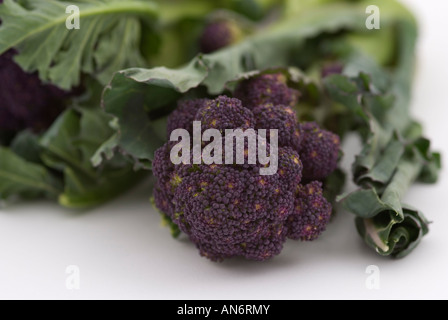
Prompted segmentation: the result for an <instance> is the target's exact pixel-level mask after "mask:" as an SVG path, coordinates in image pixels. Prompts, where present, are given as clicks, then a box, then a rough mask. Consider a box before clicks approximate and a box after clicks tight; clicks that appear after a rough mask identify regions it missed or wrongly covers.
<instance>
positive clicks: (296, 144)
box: [253, 103, 302, 151]
mask: <svg viewBox="0 0 448 320" xmlns="http://www.w3.org/2000/svg"><path fill="white" fill-rule="evenodd" d="M253 113H254V115H255V121H256V126H255V128H256V129H266V128H269V129H277V130H278V144H279V146H281V147H291V148H293V149H294V150H297V151H298V150H299V149H300V144H301V142H302V132H301V129H300V126H299V125H298V123H297V115H296V112H295V111H294V110H293V109H292V108H291V107H288V106H284V105H277V106H274V105H273V104H272V103H269V104H263V105H260V106H258V107H256V108H255V109H254V110H253ZM267 137H268V138H270V135H269V133H268V134H267Z"/></svg>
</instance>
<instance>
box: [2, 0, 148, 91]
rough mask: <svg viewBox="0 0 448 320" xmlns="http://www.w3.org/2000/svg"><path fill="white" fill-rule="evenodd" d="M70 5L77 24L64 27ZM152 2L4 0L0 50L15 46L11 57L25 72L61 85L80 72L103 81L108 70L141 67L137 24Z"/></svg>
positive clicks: (68, 84)
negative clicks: (15, 53)
mask: <svg viewBox="0 0 448 320" xmlns="http://www.w3.org/2000/svg"><path fill="white" fill-rule="evenodd" d="M69 5H76V6H78V8H79V11H80V16H79V18H80V29H79V30H77V29H73V30H69V29H67V27H66V20H67V18H68V17H69V16H70V14H68V13H66V8H67V7H68V6H69ZM156 17H157V6H156V5H155V4H154V3H153V2H150V1H143V0H128V1H119V0H90V1H81V0H77V1H67V2H66V1H57V0H24V1H20V2H15V1H12V0H5V1H4V3H3V5H1V6H0V20H2V26H1V27H0V54H2V53H3V52H5V51H6V50H8V49H10V48H13V47H14V48H17V49H18V50H19V52H20V55H18V56H17V58H16V61H17V62H18V63H19V65H20V66H21V67H22V68H23V69H24V70H26V71H28V72H33V71H36V70H37V71H38V72H39V76H40V78H41V79H42V80H43V81H45V82H52V83H54V84H56V85H57V86H59V87H61V88H63V89H70V88H72V87H74V86H77V85H79V83H80V76H81V73H88V74H91V75H93V76H95V77H96V78H97V79H98V80H100V81H101V82H102V83H103V84H106V83H107V82H108V81H109V80H110V78H111V76H112V74H113V73H114V72H115V71H117V70H119V69H122V68H126V67H130V66H136V65H140V66H144V65H145V62H144V59H143V58H142V57H141V55H140V51H139V46H140V40H141V39H140V38H141V23H142V22H144V23H148V24H149V23H152V22H153V21H154V20H155V19H156Z"/></svg>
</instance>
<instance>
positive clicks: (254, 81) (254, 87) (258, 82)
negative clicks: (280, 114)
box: [234, 73, 300, 110]
mask: <svg viewBox="0 0 448 320" xmlns="http://www.w3.org/2000/svg"><path fill="white" fill-rule="evenodd" d="M234 95H235V97H236V98H238V99H240V100H241V101H242V102H243V105H244V107H246V108H248V109H251V110H253V109H254V108H256V107H258V106H260V105H263V104H267V103H272V104H273V105H275V106H276V105H285V106H290V107H294V106H295V105H296V104H297V103H298V101H299V96H300V94H299V92H298V91H297V90H294V89H292V88H289V87H288V84H287V79H286V77H285V76H284V75H283V74H281V73H275V74H262V75H259V76H256V77H253V78H251V79H248V80H244V81H242V82H241V83H240V84H239V85H238V87H237V88H236V90H235V93H234Z"/></svg>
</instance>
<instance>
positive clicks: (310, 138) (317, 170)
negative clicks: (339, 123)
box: [300, 122, 341, 181]
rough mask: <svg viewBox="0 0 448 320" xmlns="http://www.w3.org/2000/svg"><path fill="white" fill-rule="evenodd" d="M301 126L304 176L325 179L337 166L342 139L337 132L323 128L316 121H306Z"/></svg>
mask: <svg viewBox="0 0 448 320" xmlns="http://www.w3.org/2000/svg"><path fill="white" fill-rule="evenodd" d="M301 128H302V132H303V141H302V143H301V145H300V157H301V160H302V163H303V167H304V170H303V177H304V179H306V180H307V181H312V180H323V179H325V178H326V177H327V176H329V175H330V174H331V173H332V172H333V171H334V170H335V169H336V168H337V165H338V160H339V151H340V145H341V141H340V139H339V137H338V136H337V135H336V134H334V133H332V132H329V131H327V130H323V129H321V128H320V127H319V126H318V125H317V124H316V123H314V122H308V123H304V124H302V125H301Z"/></svg>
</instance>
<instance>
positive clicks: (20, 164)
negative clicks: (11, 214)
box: [0, 147, 61, 199]
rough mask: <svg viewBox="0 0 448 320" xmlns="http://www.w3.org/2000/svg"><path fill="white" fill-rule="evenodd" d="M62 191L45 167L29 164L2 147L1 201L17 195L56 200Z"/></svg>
mask: <svg viewBox="0 0 448 320" xmlns="http://www.w3.org/2000/svg"><path fill="white" fill-rule="evenodd" d="M60 191H61V189H60V184H59V183H58V181H57V180H56V179H55V178H54V177H53V176H52V175H51V174H50V172H49V171H48V170H47V169H46V168H45V167H44V166H42V165H38V164H35V163H32V162H28V161H26V160H24V159H22V158H21V157H20V156H18V155H17V154H15V153H14V152H13V151H11V150H9V149H7V148H4V147H0V198H1V199H7V198H9V197H11V196H15V195H19V196H22V197H25V198H36V197H40V196H48V197H51V198H55V197H57V196H58V195H59V193H60Z"/></svg>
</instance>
